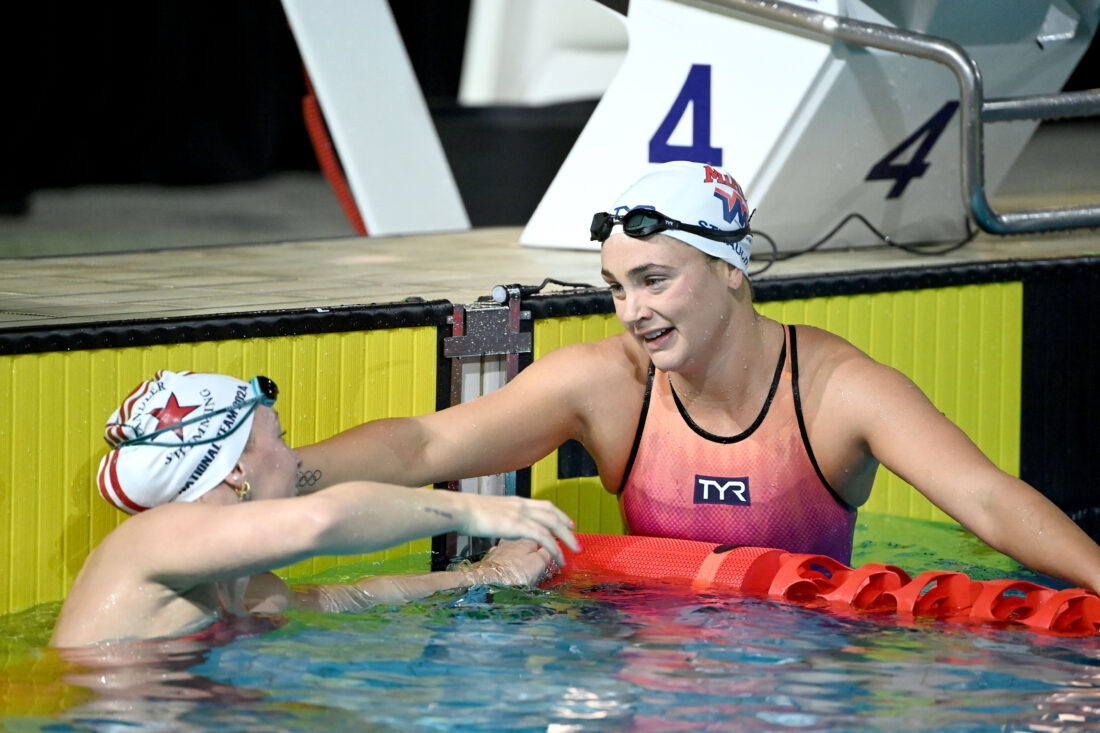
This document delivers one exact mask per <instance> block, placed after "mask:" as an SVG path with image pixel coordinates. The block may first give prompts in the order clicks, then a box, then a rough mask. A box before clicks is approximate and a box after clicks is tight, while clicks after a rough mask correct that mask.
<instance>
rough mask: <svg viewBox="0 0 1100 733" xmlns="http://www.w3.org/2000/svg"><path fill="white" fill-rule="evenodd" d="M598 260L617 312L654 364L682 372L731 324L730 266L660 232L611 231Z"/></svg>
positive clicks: (701, 355)
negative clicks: (636, 234) (635, 236)
mask: <svg viewBox="0 0 1100 733" xmlns="http://www.w3.org/2000/svg"><path fill="white" fill-rule="evenodd" d="M601 260H602V264H603V278H604V281H605V282H606V283H607V284H608V285H609V286H610V288H611V295H612V297H613V298H614V300H615V313H616V315H618V317H619V320H620V321H622V324H623V326H624V327H625V328H626V331H627V333H629V334H630V335H631V336H633V337H634V338H635V339H636V340H637V342H638V343H639V344H640V345H641V346H642V348H644V349H645V350H646V353H647V354H649V357H650V359H651V360H652V361H653V364H654V366H656V367H657V368H658V369H662V370H664V371H686V370H689V369H690V368H691V367H692V366H693V365H694V364H696V363H697V362H698V360H699V359H701V358H702V359H705V358H706V357H707V355H708V354H709V351H710V350H711V348H712V347H713V346H714V345H715V342H716V340H717V339H718V337H719V336H720V335H722V334H723V333H724V331H725V329H726V326H727V325H728V323H729V319H730V311H731V309H732V307H733V305H734V298H733V297H732V295H731V292H730V287H731V277H734V276H733V275H731V274H730V270H732V269H733V268H728V267H725V266H724V265H723V266H721V267H716V266H715V265H714V264H712V262H711V260H709V259H708V258H707V257H706V255H704V254H703V253H702V252H700V251H699V250H697V249H695V248H694V247H691V246H689V245H686V244H684V243H683V242H680V241H678V240H676V239H673V238H672V237H666V236H662V235H654V236H651V237H649V238H647V239H645V240H639V239H633V238H631V237H628V236H626V235H625V234H613V235H612V236H611V237H609V238H608V239H607V241H606V242H604V244H603V249H602V254H601Z"/></svg>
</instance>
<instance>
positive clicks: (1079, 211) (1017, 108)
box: [678, 0, 1100, 234]
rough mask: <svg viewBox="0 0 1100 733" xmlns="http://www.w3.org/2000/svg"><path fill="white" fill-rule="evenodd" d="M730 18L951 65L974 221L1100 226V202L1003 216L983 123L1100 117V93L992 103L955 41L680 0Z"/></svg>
mask: <svg viewBox="0 0 1100 733" xmlns="http://www.w3.org/2000/svg"><path fill="white" fill-rule="evenodd" d="M678 2H680V3H682V4H684V5H691V6H694V7H698V8H701V9H704V10H709V11H711V12H714V13H719V14H722V15H746V16H749V18H750V19H752V20H756V21H763V22H764V23H766V24H770V25H772V26H773V27H778V28H779V29H781V30H785V31H789V30H791V29H794V30H798V31H803V32H806V33H809V34H810V35H812V36H822V37H825V38H829V39H833V40H836V41H841V42H843V43H851V44H856V45H859V46H867V47H870V48H878V49H882V50H884V51H893V52H895V53H900V54H906V55H909V56H918V57H920V58H923V59H928V60H930V61H935V62H937V63H940V64H943V65H944V66H946V67H948V68H949V69H950V70H951V71H952V73H954V74H955V78H956V79H957V80H958V82H959V114H960V123H961V134H962V141H961V153H962V192H963V203H964V205H965V206H966V210H967V212H968V213H969V215H970V217H971V218H972V219H973V220H974V222H975V223H976V224H977V225H978V226H979V227H981V228H982V229H984V230H985V231H987V232H990V233H991V234H1023V233H1027V232H1044V231H1054V230H1062V229H1078V228H1082V227H1096V226H1100V205H1091V206H1067V207H1060V208H1049V209H1022V210H1018V211H1010V212H1005V213H1002V214H998V213H997V212H995V211H993V209H992V207H991V206H990V205H989V200H988V199H987V198H986V194H985V158H984V151H983V147H982V145H983V142H982V141H983V138H982V123H983V121H988V122H1001V121H1006V120H1019V119H1052V118H1056V117H1083V116H1094V115H1100V90H1096V89H1094V90H1090V91H1086V92H1076V93H1062V94H1045V95H1035V96H1029V97H1010V98H1005V99H995V100H990V101H988V102H985V101H984V100H983V92H982V74H981V70H980V69H979V68H978V65H977V63H975V61H974V59H972V58H971V57H970V55H969V54H968V53H967V52H966V50H965V49H964V48H963V47H962V46H960V45H958V44H957V43H955V42H953V41H949V40H947V39H945V38H938V37H936V36H929V35H925V34H923V33H914V32H912V31H905V30H901V29H899V28H892V27H890V26H883V25H877V24H874V23H867V22H864V21H859V20H851V19H849V18H841V17H839V16H836V15H830V14H829V13H822V12H820V11H815V10H807V9H805V8H801V7H798V6H797V5H791V4H789V3H785V2H780V1H779V0H678Z"/></svg>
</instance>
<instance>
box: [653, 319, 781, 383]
mask: <svg viewBox="0 0 1100 733" xmlns="http://www.w3.org/2000/svg"><path fill="white" fill-rule="evenodd" d="M735 318H736V316H735ZM785 338H786V337H785V334H784V332H783V325H782V324H780V323H779V322H777V321H773V320H772V319H770V318H766V317H764V316H761V315H759V314H758V313H757V312H756V310H755V309H751V310H750V312H749V315H748V317H745V318H741V319H739V320H738V321H735V322H733V323H731V324H730V327H729V328H728V329H726V331H725V334H724V337H723V338H722V339H721V345H720V346H719V348H717V349H715V350H714V352H713V354H712V355H711V356H709V358H707V359H706V361H705V362H704V363H701V364H699V365H698V366H697V367H696V368H692V369H684V370H678V371H675V372H670V373H669V379H670V380H671V381H672V386H673V388H674V389H675V390H676V394H677V395H678V396H679V397H680V399H681V401H683V402H684V403H685V404H689V403H690V404H698V405H707V404H722V405H731V404H741V403H742V402H743V401H744V400H745V399H746V398H749V397H752V396H755V395H756V394H758V393H759V392H760V391H761V390H763V391H764V393H765V394H766V393H767V390H768V389H769V387H770V385H771V381H772V378H773V376H774V375H775V365H776V361H777V360H778V358H779V353H780V352H781V351H782V349H783V343H784V340H785Z"/></svg>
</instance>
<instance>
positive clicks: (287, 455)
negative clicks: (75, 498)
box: [50, 371, 576, 647]
mask: <svg viewBox="0 0 1100 733" xmlns="http://www.w3.org/2000/svg"><path fill="white" fill-rule="evenodd" d="M277 395H278V389H277V388H276V386H275V384H274V382H272V381H271V380H269V379H267V378H265V377H255V378H254V379H252V380H251V382H243V381H241V380H239V379H235V378H233V377H229V376H225V375H221V374H193V373H190V372H178V373H177V372H170V371H162V372H159V373H157V375H156V376H155V377H154V378H153V379H151V380H149V381H146V382H143V383H142V384H141V385H140V386H139V387H138V388H137V389H136V390H134V392H132V393H131V394H130V395H129V396H128V397H127V398H126V399H125V401H124V402H123V403H122V405H121V407H119V409H118V410H116V411H115V413H114V414H112V415H111V417H110V418H109V420H108V422H107V427H106V437H107V440H108V442H109V443H110V444H111V445H112V446H113V447H112V449H111V450H110V451H109V452H108V453H107V455H106V456H105V457H104V458H103V460H102V462H101V464H100V470H99V489H100V493H101V494H102V495H103V497H104V498H105V499H107V500H108V501H110V502H111V503H112V504H114V505H115V506H117V507H118V508H120V509H122V510H124V511H126V512H129V513H131V514H134V515H135V516H133V517H131V518H129V519H127V520H126V521H125V522H123V523H122V524H121V525H120V526H119V527H118V528H117V529H115V530H114V531H113V532H111V533H110V534H109V535H108V536H107V537H106V538H105V539H104V540H103V541H102V542H101V543H100V544H99V546H98V547H96V548H95V550H93V551H92V553H91V554H90V555H89V556H88V558H87V560H86V562H85V564H84V567H83V569H81V571H80V573H79V574H78V575H77V578H76V581H75V582H74V583H73V587H72V589H71V591H70V593H69V596H68V598H67V599H66V600H65V603H64V605H63V607H62V609H61V613H60V615H59V616H58V619H57V623H56V625H55V627H54V631H53V636H52V637H51V639H50V644H51V645H52V646H56V647H80V646H86V645H89V644H95V643H98V642H109V641H116V640H117V641H137V640H151V639H166V638H179V637H185V636H193V637H194V638H197V639H198V638H206V637H215V636H217V635H219V634H222V633H223V632H227V631H228V629H227V627H243V626H247V625H248V624H249V622H250V621H252V620H254V619H255V618H256V617H254V616H253V614H277V613H280V612H282V611H285V610H287V609H289V608H296V609H306V610H317V611H328V612H338V611H347V610H356V609H361V608H363V607H365V606H367V605H370V604H373V603H380V602H381V603H394V602H398V601H403V600H406V599H410V598H417V597H422V596H426V595H429V594H430V593H433V592H435V591H437V590H443V589H448V588H458V587H466V586H470V585H474V584H480V583H500V584H513V585H530V584H534V583H536V582H537V581H538V580H539V579H540V578H541V577H542V576H543V574H544V573H545V571H546V568H547V565H548V563H549V562H550V560H551V559H554V560H557V561H558V562H559V563H560V562H562V558H561V550H560V547H559V545H558V540H561V541H562V542H564V543H566V544H567V545H569V546H571V547H573V548H576V539H575V538H574V537H573V534H572V532H571V531H570V527H571V525H572V522H571V521H570V520H569V518H568V517H567V516H565V514H564V513H562V512H561V511H560V510H558V509H557V508H556V507H554V506H553V505H552V504H551V503H550V502H546V501H532V500H529V499H522V498H517V497H486V496H476V495H471V494H462V493H457V492H451V491H431V490H424V489H411V488H402V487H397V486H388V485H382V484H377V483H370V482H366V481H356V482H347V483H343V484H340V485H337V486H331V487H329V488H327V489H325V490H323V491H317V492H315V493H313V494H310V495H308V496H297V489H296V483H297V471H298V469H299V467H300V461H299V458H298V456H297V454H296V453H295V452H294V451H293V450H291V449H290V448H289V447H287V445H286V443H284V442H283V431H282V428H281V427H280V423H279V415H278V413H277V412H276V411H275V410H274V409H273V406H274V404H275V399H276V397H277ZM450 531H458V532H462V533H465V534H468V535H472V536H478V537H499V538H504V539H505V540H508V539H512V540H516V541H513V542H502V543H501V544H500V545H498V546H497V547H495V548H493V550H491V551H490V552H489V553H488V554H487V555H486V557H485V559H484V560H482V561H480V562H478V563H475V564H474V565H473V566H472V567H470V568H468V569H466V570H460V571H446V572H437V573H425V574H422V575H412V576H375V577H367V578H363V579H361V580H359V581H357V582H355V583H351V584H346V585H343V584H332V585H306V586H288V585H287V584H286V583H285V582H284V581H283V580H282V579H280V578H278V577H277V576H275V575H273V574H271V573H269V572H267V571H269V570H271V569H273V568H278V567H282V566H285V565H290V564H292V563H295V562H298V561H299V560H304V559H306V558H308V557H313V556H315V555H341V554H358V553H365V552H373V551H376V550H381V549H384V548H387V547H393V546H394V545H399V544H401V543H404V542H408V541H410V540H413V539H416V538H420V537H428V536H431V535H436V534H440V533H444V532H450Z"/></svg>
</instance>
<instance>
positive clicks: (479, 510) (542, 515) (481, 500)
mask: <svg viewBox="0 0 1100 733" xmlns="http://www.w3.org/2000/svg"><path fill="white" fill-rule="evenodd" d="M451 495H452V496H454V497H461V500H463V501H465V502H466V504H465V507H464V508H465V510H466V511H465V512H464V517H463V521H461V523H460V525H459V530H458V531H459V532H461V533H463V534H467V535H470V536H472V537H499V538H501V539H529V540H534V541H535V542H537V543H538V544H540V545H541V546H542V547H543V548H545V549H546V550H547V551H548V552H549V553H550V557H552V558H553V559H554V560H555V561H556V562H557V563H558V564H559V565H565V558H564V557H563V556H562V551H561V546H560V545H558V539H561V541H562V542H563V543H564V544H565V546H566V547H568V548H569V549H571V550H572V551H573V552H580V549H581V548H580V545H579V544H578V543H577V538H576V537H574V536H573V527H575V526H576V525H575V524H574V523H573V520H572V519H570V518H569V517H568V515H566V514H565V512H563V511H562V510H561V509H558V508H557V507H556V506H554V505H553V504H552V503H550V502H548V501H537V500H534V499H524V498H521V497H518V496H480V495H477V494H458V493H452V494H451Z"/></svg>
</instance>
